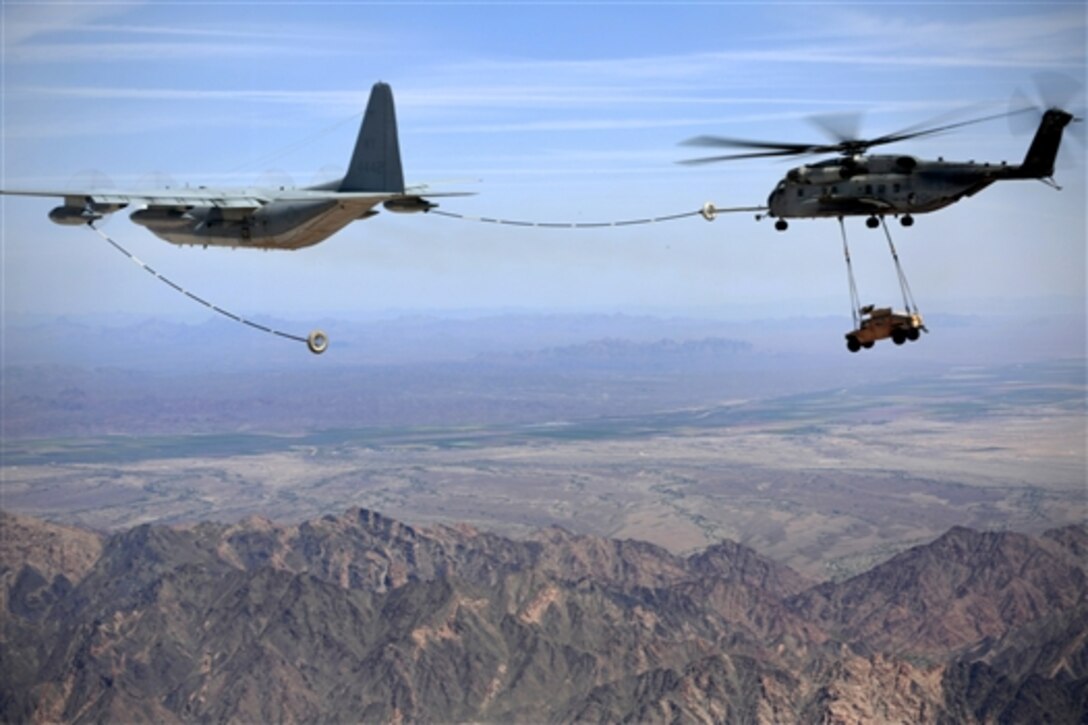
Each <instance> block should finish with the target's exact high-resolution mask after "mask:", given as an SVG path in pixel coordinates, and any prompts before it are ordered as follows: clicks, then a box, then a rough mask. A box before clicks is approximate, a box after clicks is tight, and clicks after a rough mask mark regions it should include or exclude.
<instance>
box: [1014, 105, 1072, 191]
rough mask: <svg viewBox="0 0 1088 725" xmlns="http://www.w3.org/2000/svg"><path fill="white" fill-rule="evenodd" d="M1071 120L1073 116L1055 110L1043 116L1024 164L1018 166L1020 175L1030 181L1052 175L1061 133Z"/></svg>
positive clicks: (1060, 141)
mask: <svg viewBox="0 0 1088 725" xmlns="http://www.w3.org/2000/svg"><path fill="white" fill-rule="evenodd" d="M1072 120H1073V114H1071V113H1068V112H1066V111H1063V110H1061V109H1057V108H1052V109H1050V110H1048V111H1047V112H1046V113H1044V114H1043V118H1042V120H1041V121H1040V122H1039V129H1038V130H1037V131H1036V132H1035V138H1033V139H1032V141H1031V146H1029V147H1028V152H1027V155H1025V156H1024V163H1022V164H1021V165H1020V168H1019V172H1020V175H1022V176H1023V177H1024V178H1031V179H1046V178H1048V177H1050V176H1053V175H1054V159H1055V158H1057V156H1058V147H1059V146H1061V143H1062V132H1063V131H1064V130H1065V127H1066V126H1068V125H1069V122H1070V121H1072Z"/></svg>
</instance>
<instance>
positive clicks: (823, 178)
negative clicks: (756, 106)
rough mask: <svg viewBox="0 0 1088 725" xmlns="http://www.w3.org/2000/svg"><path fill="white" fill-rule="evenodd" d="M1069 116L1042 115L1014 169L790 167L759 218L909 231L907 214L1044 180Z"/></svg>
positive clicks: (894, 159)
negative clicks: (887, 222)
mask: <svg viewBox="0 0 1088 725" xmlns="http://www.w3.org/2000/svg"><path fill="white" fill-rule="evenodd" d="M1072 120H1073V116H1072V115H1071V114H1069V113H1067V112H1065V111H1062V110H1060V109H1051V110H1049V111H1047V112H1046V113H1044V114H1043V117H1042V120H1041V121H1040V123H1039V128H1038V130H1037V131H1036V133H1035V138H1034V139H1033V140H1032V143H1031V146H1030V147H1029V148H1028V152H1027V155H1026V156H1025V157H1024V161H1023V162H1022V163H1020V164H1009V163H1006V162H1001V163H998V164H991V163H977V162H974V161H963V162H956V161H945V160H944V159H943V158H938V159H937V160H936V161H928V160H920V159H917V158H915V157H913V156H895V155H863V154H853V155H846V156H840V157H837V158H832V159H826V160H824V161H819V162H817V163H814V164H807V165H804V166H798V167H795V168H793V169H790V171H789V172H788V173H787V174H786V176H785V177H784V178H783V179H782V180H781V181H779V182H778V184H777V185H776V186H775V188H774V191H772V192H771V195H770V197H768V199H767V210H768V211H767V216H771V217H776V218H777V219H778V221H777V222H775V226H776V227H777V228H778V229H779V230H784V229H786V227H787V224H786V221H785V220H786V219H806V218H818V217H843V216H867V217H869V218H870V219H869V225H870V226H876V225H877V217H880V216H887V215H892V216H898V217H900V221H901V222H902V223H903V224H904V225H905V226H909V225H910V224H911V223H913V217H912V216H911V215H913V214H924V213H926V212H931V211H937V210H938V209H943V208H944V207H946V206H948V205H949V204H953V203H955V202H957V201H959V200H960V199H963V198H964V197H968V196H972V195H974V194H977V193H978V192H980V191H982V190H983V189H985V188H986V187H988V186H989V185H990V184H992V183H994V182H995V181H1003V180H1006V179H1049V178H1050V177H1051V176H1052V175H1053V173H1054V159H1055V156H1056V155H1057V153H1058V147H1059V145H1060V144H1061V139H1062V131H1063V130H1064V129H1065V127H1066V126H1067V125H1068V124H1069V122H1070V121H1072Z"/></svg>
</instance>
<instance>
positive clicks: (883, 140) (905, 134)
mask: <svg viewBox="0 0 1088 725" xmlns="http://www.w3.org/2000/svg"><path fill="white" fill-rule="evenodd" d="M1030 110H1031V109H1030V108H1022V109H1019V110H1013V111H1005V112H1003V113H995V114H992V115H989V116H983V117H981V118H972V119H969V120H967V121H959V122H957V123H946V124H944V125H943V126H932V127H930V128H923V129H920V130H917V131H913V130H905V131H899V132H896V133H889V134H887V135H884V136H878V137H877V138H874V139H870V140H868V141H864V142H863V143H864V144H865V146H866V148H868V147H870V146H882V145H884V144H889V143H895V142H896V141H905V140H907V139H911V138H919V137H921V136H932V135H935V134H939V133H944V132H946V131H951V130H953V129H956V128H963V127H964V126H972V125H974V124H976V123H984V122H986V121H993V120H995V119H998V118H1008V117H1009V116H1012V115H1015V114H1018V113H1025V112H1028V111H1030Z"/></svg>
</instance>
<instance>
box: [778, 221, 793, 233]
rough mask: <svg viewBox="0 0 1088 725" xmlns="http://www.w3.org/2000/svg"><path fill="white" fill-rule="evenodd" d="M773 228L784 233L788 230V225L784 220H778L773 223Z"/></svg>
mask: <svg viewBox="0 0 1088 725" xmlns="http://www.w3.org/2000/svg"><path fill="white" fill-rule="evenodd" d="M774 228H775V229H777V230H778V231H780V232H784V231H786V230H787V229H789V228H790V224H789V222H787V221H786V220H785V219H779V220H778V221H776V222H775V223H774Z"/></svg>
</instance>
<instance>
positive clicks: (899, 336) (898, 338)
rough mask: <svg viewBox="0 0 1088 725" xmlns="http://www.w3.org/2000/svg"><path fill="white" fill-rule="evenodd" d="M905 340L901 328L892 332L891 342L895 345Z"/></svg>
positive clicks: (905, 336)
mask: <svg viewBox="0 0 1088 725" xmlns="http://www.w3.org/2000/svg"><path fill="white" fill-rule="evenodd" d="M906 341H907V335H906V333H904V332H903V331H902V330H896V331H895V332H893V333H892V342H894V343H895V344H896V345H902V344H903V343H904V342H906Z"/></svg>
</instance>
